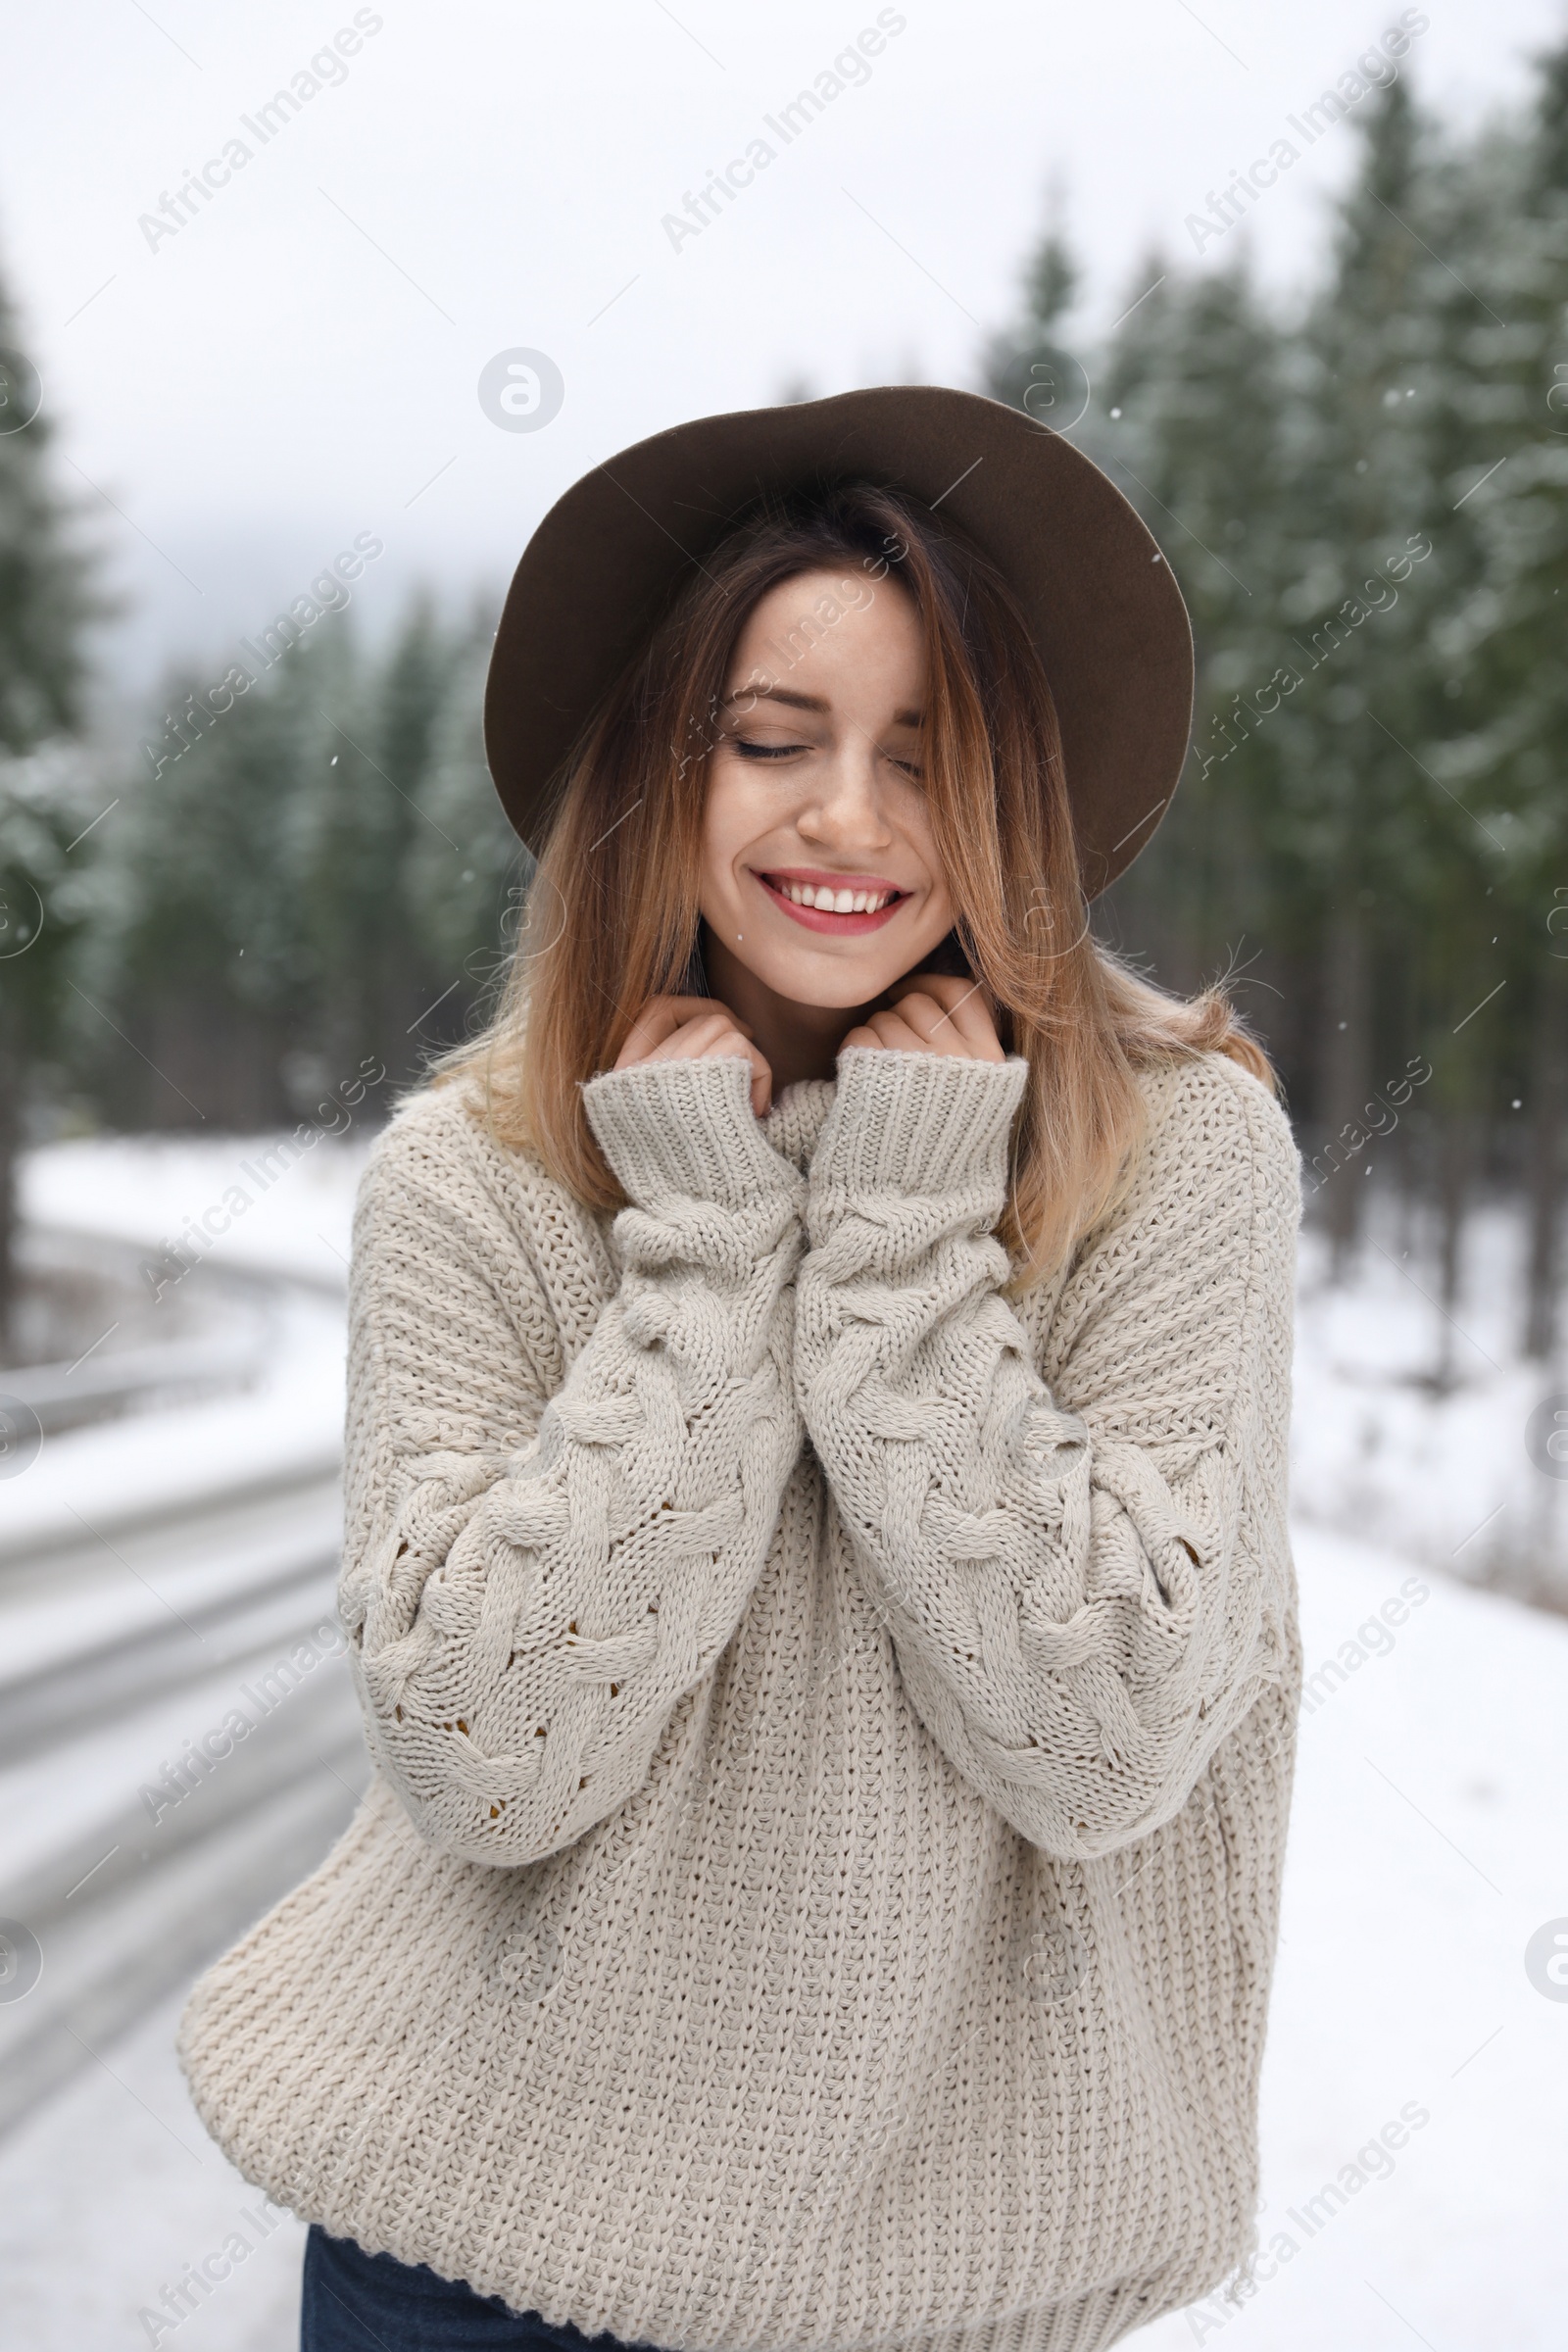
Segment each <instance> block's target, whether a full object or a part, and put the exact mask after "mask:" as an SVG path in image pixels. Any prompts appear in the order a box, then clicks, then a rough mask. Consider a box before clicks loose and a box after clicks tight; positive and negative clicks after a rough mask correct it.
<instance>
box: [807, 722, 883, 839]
mask: <svg viewBox="0 0 1568 2352" xmlns="http://www.w3.org/2000/svg"><path fill="white" fill-rule="evenodd" d="M795 829H796V831H797V832H798V833H799V834H800V835H801V837H802V839H803V840H806V841H815V842H820V843H821V845H822V847H823V848H824V849H829V850H836V851H837V852H838V853H839V854H840V855H841V856H844V855H847V854H849V853H850V852H852V851H853V852H854V853H856V854H857V855H863V854H864V853H866V852H867V851H870V850H884V849H886V848H888V846H889V845H890V843H891V842H892V840H893V827H892V825H891V823H890V822H889V818H888V810H887V807H886V803H885V798H884V793H883V784H882V774H881V760H880V759H879V757H878V754H877V748H876V745H875V744H874V743H873V742H872V741H871V739H870V737H869V736H868V735H866V734H865V733H863V731H861V730H859V729H858V728H852V729H849V730H846V732H845V733H844V734H843V735H842V736H840V738H839V739H838V741H837V742H836V743H835V744H834V746H833V750H832V753H831V756H830V757H829V758H828V759H826V760H813V762H812V775H811V781H810V787H809V794H808V797H807V798H806V800H805V802H804V803H803V805H802V807H801V808H800V809H798V810H797V811H796V817H795Z"/></svg>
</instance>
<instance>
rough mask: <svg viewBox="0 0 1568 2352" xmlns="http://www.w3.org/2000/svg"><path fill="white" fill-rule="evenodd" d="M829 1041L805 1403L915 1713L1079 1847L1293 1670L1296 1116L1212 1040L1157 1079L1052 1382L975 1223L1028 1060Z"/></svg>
mask: <svg viewBox="0 0 1568 2352" xmlns="http://www.w3.org/2000/svg"><path fill="white" fill-rule="evenodd" d="M839 1070H840V1079H839V1088H838V1094H837V1097H836V1100H835V1103H834V1105H833V1109H832V1111H831V1113H830V1115H829V1117H828V1120H827V1122H826V1124H825V1126H824V1128H823V1131H822V1134H821V1136H820V1138H819V1140H818V1143H817V1147H816V1151H815V1153H814V1154H813V1157H812V1161H811V1168H810V1182H809V1195H808V1205H807V1225H808V1236H809V1250H808V1254H807V1255H806V1257H805V1258H804V1259H803V1261H802V1264H801V1268H800V1272H799V1275H798V1277H797V1286H796V1287H797V1305H796V1315H797V1329H796V1356H795V1363H796V1385H797V1389H798V1392H799V1395H800V1397H801V1403H802V1408H803V1411H804V1414H805V1419H806V1423H807V1427H808V1429H809V1434H810V1437H811V1440H812V1443H813V1445H814V1446H815V1448H816V1451H817V1454H818V1456H819V1457H820V1459H821V1462H822V1464H823V1467H824V1470H825V1472H826V1474H827V1477H828V1480H829V1483H830V1485H831V1487H832V1489H833V1494H834V1497H835V1500H836V1502H837V1505H838V1509H839V1513H840V1516H841V1518H842V1519H843V1521H844V1523H845V1525H846V1527H847V1529H848V1531H849V1534H850V1540H851V1544H852V1549H853V1553H854V1557H855V1561H856V1564H857V1568H858V1572H859V1574H860V1576H861V1579H862V1582H863V1583H864V1584H865V1585H866V1587H867V1589H868V1591H869V1593H870V1595H871V1598H872V1600H873V1603H874V1605H875V1606H876V1607H877V1609H878V1611H879V1613H880V1614H881V1616H882V1618H883V1621H884V1623H885V1624H886V1625H887V1628H888V1631H889V1633H890V1635H891V1638H892V1639H893V1641H894V1643H895V1646H896V1648H897V1651H898V1654H899V1661H900V1669H901V1673H902V1675H903V1678H904V1682H905V1686H906V1689H907V1692H908V1695H909V1697H910V1701H911V1703H912V1704H913V1706H914V1707H915V1710H916V1712H917V1713H918V1714H919V1715H920V1717H921V1720H922V1721H923V1722H924V1723H925V1725H926V1728H927V1730H928V1731H929V1732H930V1733H931V1735H932V1737H933V1738H934V1739H935V1740H937V1741H938V1742H939V1744H940V1745H941V1746H942V1747H943V1749H944V1750H945V1751H946V1753H947V1754H948V1755H949V1757H950V1758H951V1759H952V1761H953V1763H954V1764H955V1765H956V1767H957V1769H958V1770H959V1771H960V1772H961V1773H962V1774H963V1775H964V1777H965V1778H966V1779H967V1780H968V1781H969V1782H970V1784H971V1785H972V1786H973V1787H974V1788H976V1789H978V1790H979V1791H980V1792H981V1794H982V1795H984V1796H985V1797H986V1798H987V1799H988V1800H989V1801H990V1802H991V1803H992V1804H993V1805H995V1806H996V1807H997V1809H998V1810H999V1811H1000V1812H1001V1813H1002V1814H1004V1815H1005V1818H1006V1819H1007V1820H1008V1821H1009V1822H1011V1823H1012V1825H1013V1827H1014V1828H1015V1829H1017V1830H1018V1831H1019V1832H1020V1834H1021V1835H1022V1836H1023V1837H1025V1838H1028V1839H1030V1841H1031V1842H1032V1843H1034V1844H1036V1845H1038V1846H1039V1847H1041V1848H1042V1849H1043V1850H1044V1851H1045V1852H1047V1853H1048V1854H1050V1855H1052V1856H1053V1857H1054V1858H1057V1859H1063V1860H1079V1861H1082V1860H1089V1859H1091V1858H1093V1857H1094V1856H1096V1855H1100V1854H1103V1853H1108V1852H1111V1851H1113V1850H1114V1849H1115V1848H1116V1847H1117V1846H1119V1845H1122V1844H1125V1843H1127V1842H1129V1841H1130V1840H1132V1839H1134V1838H1139V1837H1142V1836H1144V1835H1145V1834H1146V1833H1148V1832H1149V1831H1151V1830H1153V1829H1157V1828H1158V1827H1160V1826H1161V1824H1163V1823H1164V1822H1166V1821H1168V1820H1169V1819H1170V1818H1171V1817H1172V1816H1173V1815H1174V1814H1175V1813H1176V1812H1177V1811H1178V1810H1179V1809H1180V1807H1181V1806H1182V1804H1183V1803H1184V1801H1185V1800H1186V1798H1187V1796H1188V1795H1189V1794H1190V1793H1191V1791H1192V1789H1193V1788H1194V1787H1195V1786H1196V1784H1197V1781H1198V1778H1199V1776H1200V1774H1201V1772H1202V1770H1203V1768H1204V1766H1205V1765H1206V1763H1207V1761H1208V1759H1209V1758H1210V1756H1211V1755H1212V1754H1213V1751H1214V1750H1215V1748H1216V1747H1217V1746H1218V1745H1219V1743H1220V1742H1221V1741H1222V1740H1224V1739H1225V1738H1226V1737H1227V1735H1228V1734H1229V1733H1230V1732H1232V1731H1233V1730H1234V1729H1235V1728H1236V1727H1237V1725H1238V1724H1240V1722H1241V1721H1242V1719H1243V1718H1244V1716H1245V1715H1246V1714H1247V1713H1248V1711H1249V1709H1250V1707H1251V1706H1252V1704H1253V1702H1254V1700H1255V1699H1256V1698H1257V1696H1258V1695H1259V1693H1260V1691H1262V1690H1263V1689H1264V1688H1265V1687H1266V1686H1267V1685H1268V1684H1270V1683H1273V1682H1279V1681H1282V1680H1284V1679H1285V1671H1286V1668H1285V1660H1286V1646H1285V1643H1286V1618H1287V1612H1288V1610H1289V1608H1290V1606H1291V1605H1292V1602H1293V1598H1294V1580H1293V1578H1292V1572H1291V1570H1290V1564H1289V1548H1288V1538H1287V1535H1286V1529H1285V1482H1286V1469H1285V1461H1286V1425H1287V1422H1288V1415H1289V1383H1290V1372H1289V1365H1290V1315H1291V1298H1292V1272H1293V1265H1294V1252H1295V1237H1296V1228H1297V1221H1298V1216H1299V1163H1298V1161H1297V1156H1296V1150H1295V1145H1294V1142H1293V1140H1292V1137H1291V1132H1290V1128H1289V1126H1288V1124H1287V1122H1286V1120H1285V1118H1284V1115H1283V1113H1282V1112H1281V1111H1280V1110H1279V1109H1278V1107H1277V1106H1276V1104H1275V1103H1273V1101H1272V1099H1271V1098H1270V1097H1269V1096H1268V1095H1267V1093H1266V1091H1265V1090H1264V1089H1263V1088H1262V1087H1261V1086H1259V1085H1258V1083H1257V1082H1256V1081H1255V1080H1254V1079H1252V1078H1250V1077H1249V1076H1248V1075H1247V1074H1246V1073H1245V1072H1242V1071H1240V1070H1238V1069H1236V1067H1235V1065H1234V1064H1231V1063H1228V1062H1222V1061H1221V1060H1220V1058H1219V1057H1218V1056H1205V1057H1204V1058H1203V1060H1202V1061H1201V1062H1199V1063H1196V1064H1194V1065H1192V1067H1191V1073H1190V1074H1189V1075H1186V1076H1183V1075H1180V1074H1178V1075H1177V1076H1175V1077H1174V1078H1173V1079H1172V1080H1171V1081H1169V1082H1168V1083H1167V1087H1166V1100H1165V1103H1164V1105H1163V1115H1161V1116H1157V1117H1156V1118H1155V1119H1154V1121H1153V1133H1152V1139H1151V1142H1150V1146H1149V1149H1148V1152H1147V1153H1146V1159H1145V1164H1144V1166H1143V1168H1142V1172H1141V1173H1140V1175H1139V1177H1138V1180H1137V1181H1136V1183H1135V1184H1134V1185H1133V1187H1132V1188H1131V1190H1130V1193H1129V1196H1128V1198H1127V1200H1126V1201H1125V1202H1124V1204H1123V1206H1122V1208H1121V1209H1120V1210H1119V1211H1118V1212H1116V1213H1115V1214H1114V1215H1113V1216H1112V1218H1111V1219H1110V1221H1109V1222H1108V1224H1107V1226H1106V1227H1105V1229H1104V1230H1103V1231H1102V1232H1101V1233H1100V1234H1099V1235H1098V1236H1097V1237H1096V1238H1095V1239H1094V1241H1093V1242H1091V1243H1090V1244H1089V1245H1087V1247H1086V1250H1085V1251H1084V1253H1083V1254H1082V1255H1081V1257H1080V1259H1079V1261H1078V1262H1077V1263H1076V1264H1075V1266H1074V1268H1073V1270H1072V1272H1071V1275H1070V1277H1069V1280H1068V1283H1067V1285H1066V1288H1065V1290H1064V1292H1063V1295H1062V1298H1061V1299H1060V1301H1059V1302H1058V1306H1057V1310H1056V1316H1055V1320H1054V1325H1053V1332H1055V1331H1057V1330H1061V1331H1064V1332H1065V1333H1066V1335H1067V1337H1066V1342H1065V1348H1064V1352H1063V1353H1062V1354H1061V1355H1060V1357H1059V1359H1058V1360H1057V1362H1056V1363H1055V1366H1054V1393H1053V1389H1052V1388H1050V1387H1048V1386H1047V1383H1046V1381H1045V1379H1044V1378H1043V1377H1042V1376H1041V1373H1040V1371H1039V1370H1038V1369H1037V1367H1036V1364H1035V1362H1034V1360H1033V1356H1032V1350H1031V1348H1030V1343H1029V1340H1028V1336H1027V1334H1026V1333H1025V1331H1024V1329H1023V1327H1022V1325H1021V1324H1020V1322H1019V1319H1018V1317H1017V1315H1016V1314H1015V1313H1014V1312H1013V1310H1012V1308H1011V1306H1010V1305H1009V1304H1008V1303H1007V1301H1006V1300H1005V1299H1004V1298H1003V1297H1002V1296H1001V1285H1002V1284H1003V1283H1004V1282H1005V1280H1006V1279H1007V1276H1008V1272H1009V1266H1008V1260H1007V1256H1006V1252H1005V1250H1004V1248H1003V1246H1002V1244H1001V1243H1000V1242H999V1241H998V1240H997V1239H996V1237H995V1233H994V1230H993V1229H994V1227H995V1223H996V1220H997V1217H998V1216H999V1214H1000V1212H1001V1210H1002V1207H1003V1205H1004V1202H1005V1191H1006V1183H1007V1158H1008V1136H1009V1130H1010V1127H1011V1123H1012V1118H1013V1113H1014V1111H1015V1109H1016V1107H1017V1104H1018V1101H1019V1098H1020V1096H1021V1094H1022V1091H1023V1084H1024V1079H1025V1075H1026V1070H1027V1064H1026V1063H1024V1062H1023V1061H1021V1060H1019V1059H1017V1058H1015V1057H1010V1058H1009V1059H1008V1060H1007V1061H1005V1062H1002V1063H995V1062H982V1061H976V1060H969V1059H967V1058H965V1059H960V1058H958V1057H956V1056H939V1055H935V1054H899V1053H892V1052H884V1051H874V1050H872V1049H869V1048H860V1049H852V1050H850V1051H848V1052H847V1053H845V1054H843V1055H841V1057H840V1063H839ZM1053 1352H1054V1350H1053Z"/></svg>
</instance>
